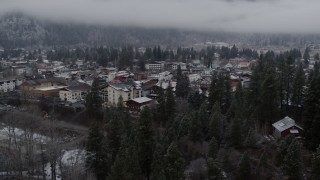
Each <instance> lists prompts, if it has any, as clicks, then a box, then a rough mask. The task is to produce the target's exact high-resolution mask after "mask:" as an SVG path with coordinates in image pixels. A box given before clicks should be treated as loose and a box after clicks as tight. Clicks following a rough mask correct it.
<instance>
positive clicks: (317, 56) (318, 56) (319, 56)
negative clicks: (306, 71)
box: [314, 53, 320, 61]
mask: <svg viewBox="0 0 320 180" xmlns="http://www.w3.org/2000/svg"><path fill="white" fill-rule="evenodd" d="M314 60H316V61H319V60H320V55H319V53H316V54H315V55H314Z"/></svg>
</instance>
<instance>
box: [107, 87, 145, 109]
mask: <svg viewBox="0 0 320 180" xmlns="http://www.w3.org/2000/svg"><path fill="white" fill-rule="evenodd" d="M107 89H108V104H109V105H111V106H116V105H118V104H119V99H120V97H122V101H123V102H126V101H128V100H130V99H134V98H138V97H141V96H142V89H141V87H140V86H139V85H137V84H136V83H134V82H132V81H130V82H122V83H110V84H109V86H108V87H107ZM124 105H125V103H124Z"/></svg>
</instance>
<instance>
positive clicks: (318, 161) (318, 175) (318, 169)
mask: <svg viewBox="0 0 320 180" xmlns="http://www.w3.org/2000/svg"><path fill="white" fill-rule="evenodd" d="M311 173H312V176H311V177H312V179H320V146H319V147H318V148H317V151H316V153H314V154H313V157H312V171H311Z"/></svg>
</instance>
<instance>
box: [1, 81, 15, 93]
mask: <svg viewBox="0 0 320 180" xmlns="http://www.w3.org/2000/svg"><path fill="white" fill-rule="evenodd" d="M15 89H16V80H12V79H0V93H1V92H11V91H14V90H15Z"/></svg>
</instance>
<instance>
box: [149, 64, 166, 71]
mask: <svg viewBox="0 0 320 180" xmlns="http://www.w3.org/2000/svg"><path fill="white" fill-rule="evenodd" d="M145 67H146V70H148V71H163V70H164V63H162V62H155V63H152V64H146V65H145Z"/></svg>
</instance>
